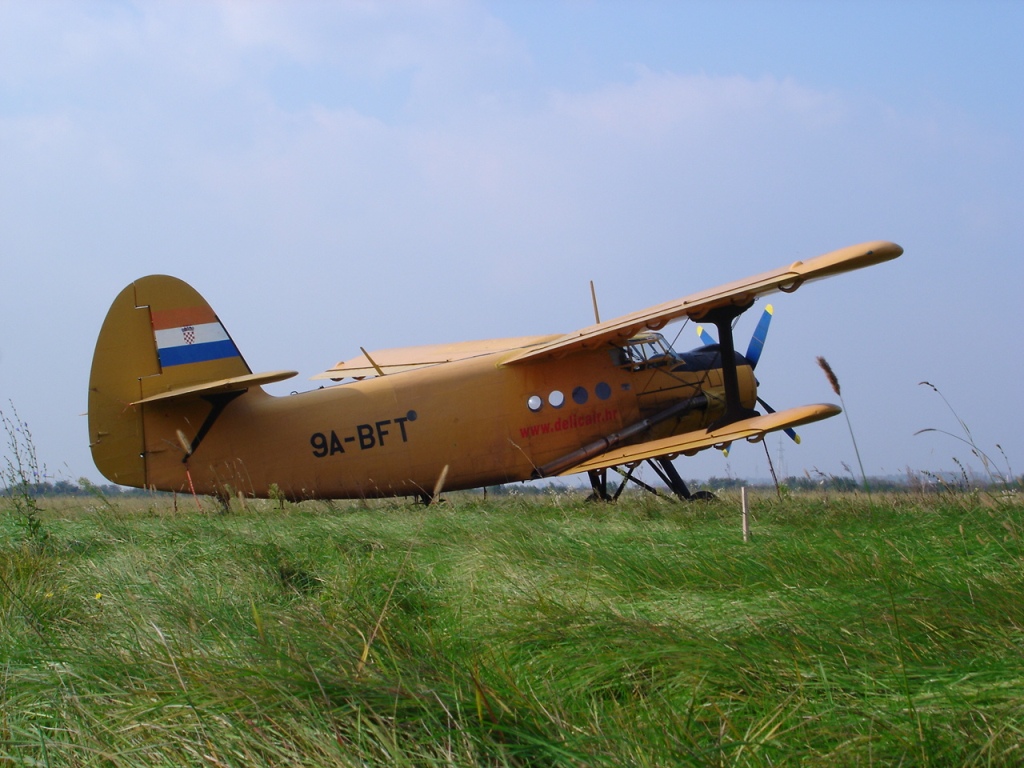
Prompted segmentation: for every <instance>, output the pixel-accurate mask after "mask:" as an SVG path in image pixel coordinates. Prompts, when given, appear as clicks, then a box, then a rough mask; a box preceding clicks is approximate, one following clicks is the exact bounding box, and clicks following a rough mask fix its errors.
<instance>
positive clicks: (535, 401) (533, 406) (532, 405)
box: [526, 395, 544, 413]
mask: <svg viewBox="0 0 1024 768" xmlns="http://www.w3.org/2000/svg"><path fill="white" fill-rule="evenodd" d="M542 405H544V401H543V400H541V399H540V397H538V396H537V395H530V399H529V400H527V401H526V407H527V408H529V409H530V410H531V411H533V412H534V413H536V412H537V411H539V410H540V407H541V406H542Z"/></svg>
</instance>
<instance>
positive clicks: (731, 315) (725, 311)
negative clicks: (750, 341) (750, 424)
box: [704, 301, 760, 432]
mask: <svg viewBox="0 0 1024 768" xmlns="http://www.w3.org/2000/svg"><path fill="white" fill-rule="evenodd" d="M753 303H754V302H752V301H750V302H747V303H746V304H742V305H738V306H733V305H730V306H725V307H715V308H714V309H712V310H711V311H710V312H708V313H707V314H706V315H705V316H704V319H706V320H708V321H709V322H711V323H714V324H715V327H716V328H718V347H719V355H720V356H721V358H722V380H723V383H724V384H725V413H723V414H722V415H721V417H719V418H718V419H717V420H715V421H714V422H713V423H712V424H711V425H710V426H709V427H708V432H711V431H713V430H716V429H718V428H720V427H725V426H728V425H729V424H732V423H733V422H736V421H740V420H741V419H749V418H750V417H751V416H759V415H760V414H759V413H758V412H757V411H755V410H752V409H750V408H744V407H743V405H742V404H741V403H740V379H739V374H738V373H737V372H736V345H735V343H734V342H733V338H732V321H733V320H735V319H736V318H737V317H739V316H740V315H742V314H743V313H744V312H746V311H747V310H748V309H750V307H751V306H752V305H753Z"/></svg>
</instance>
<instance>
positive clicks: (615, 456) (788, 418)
mask: <svg viewBox="0 0 1024 768" xmlns="http://www.w3.org/2000/svg"><path fill="white" fill-rule="evenodd" d="M838 413H842V410H841V409H840V408H839V406H836V405H828V404H826V403H821V404H819V405H802V406H799V407H797V408H789V409H788V410H785V411H776V412H775V413H768V414H765V415H764V416H754V417H752V418H749V419H741V420H740V421H734V422H733V423H732V424H729V425H727V426H724V427H721V428H719V429H716V430H713V431H711V432H708V431H707V430H704V429H699V430H696V431H694V432H687V433H685V434H682V435H672V436H670V437H664V438H661V439H660V440H650V441H648V442H646V443H639V444H636V445H627V446H624V447H621V448H614V449H612V450H610V451H607V452H605V453H602V454H600V455H598V456H595V457H593V458H592V459H588V460H587V461H584V462H582V463H581V464H577V465H576V466H574V467H570V468H569V469H565V470H563V471H562V472H561V473H560V474H563V475H571V474H575V473H577V472H585V471H588V470H591V469H603V468H605V467H616V466H620V465H622V464H631V463H633V462H635V461H643V460H644V459H653V458H655V457H658V456H671V455H673V454H678V453H684V454H687V455H692V454H694V453H696V452H697V451H701V450H703V449H705V448H711V447H712V446H723V447H724V446H726V445H728V444H729V443H731V442H733V441H734V440H747V441H748V442H751V443H756V442H757V441H759V440H762V439H764V436H765V435H766V434H768V433H769V432H776V431H778V430H780V429H786V428H787V427H799V426H801V425H803V424H810V423H811V422H814V421H821V420H822V419H827V418H829V417H830V416H835V415H836V414H838Z"/></svg>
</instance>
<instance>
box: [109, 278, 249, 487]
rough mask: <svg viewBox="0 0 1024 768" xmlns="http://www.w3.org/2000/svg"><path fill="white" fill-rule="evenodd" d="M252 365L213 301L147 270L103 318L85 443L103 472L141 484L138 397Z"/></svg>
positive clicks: (143, 444)
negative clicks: (225, 326) (148, 273)
mask: <svg viewBox="0 0 1024 768" xmlns="http://www.w3.org/2000/svg"><path fill="white" fill-rule="evenodd" d="M250 373H252V371H251V370H250V369H249V366H248V365H247V364H246V362H245V360H244V359H243V358H242V355H241V354H240V353H239V351H238V348H237V347H236V346H235V343H234V341H233V340H232V339H231V337H230V336H229V335H228V333H227V331H226V329H225V328H224V326H223V324H222V323H221V322H220V320H219V318H218V317H217V315H216V314H215V313H214V311H213V309H212V308H211V307H210V305H209V304H208V303H207V302H206V300H205V299H203V297H202V296H201V295H200V294H199V293H198V292H197V291H196V290H195V289H194V288H192V287H191V286H190V285H188V284H187V283H185V282H184V281H182V280H179V279H177V278H174V277H169V276H167V275H151V276H148V277H143V278H140V279H138V280H136V281H135V282H133V283H131V284H130V285H128V286H127V287H125V288H124V290H122V291H121V292H120V293H119V294H118V295H117V297H116V298H115V299H114V302H113V303H112V304H111V307H110V310H109V311H108V312H107V316H106V318H105V319H104V321H103V325H102V327H101V329H100V333H99V337H98V338H97V341H96V349H95V352H94V353H93V362H92V370H91V372H90V377H89V444H90V448H91V450H92V455H93V460H94V461H95V462H96V466H97V467H98V468H99V470H100V471H101V472H102V473H103V475H104V476H105V477H107V478H108V479H110V480H111V481H113V482H115V483H119V484H121V485H130V486H135V487H144V486H145V485H146V484H147V480H146V476H147V472H146V453H147V445H146V434H145V431H146V430H145V409H146V408H147V407H148V406H146V405H145V404H141V403H140V402H139V401H141V400H144V399H145V398H148V397H152V396H154V395H158V394H161V393H164V392H170V391H172V390H175V389H180V388H182V387H188V386H194V385H199V384H203V383H205V382H210V381H217V380H220V379H225V378H230V377H235V376H244V375H247V374H250Z"/></svg>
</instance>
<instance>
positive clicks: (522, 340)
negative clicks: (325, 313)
mask: <svg viewBox="0 0 1024 768" xmlns="http://www.w3.org/2000/svg"><path fill="white" fill-rule="evenodd" d="M557 338H559V337H558V336H520V337H517V338H512V339H485V340H483V341H462V342H456V343H454V344H431V345H426V346H421V347H398V348H394V349H379V350H377V351H375V352H370V353H369V355H367V354H366V353H365V352H364V354H362V355H360V356H359V357H353V358H352V359H351V360H342V361H341V362H339V363H337V364H336V365H334V366H332V367H331V368H328V369H327V370H326V371H324V372H323V373H318V374H317V375H316V376H314V377H313V378H314V379H334V380H335V381H337V380H339V379H344V378H348V377H352V378H363V377H365V376H376V375H378V371H377V369H378V368H379V369H380V370H381V371H382V372H383V373H385V374H391V373H401V372H402V371H410V370H414V369H416V368H423V367H425V366H428V365H439V364H441V363H451V362H454V361H456V360H465V359H467V358H470V357H477V356H479V355H488V354H491V353H493V352H504V351H506V350H513V349H521V348H523V347H531V346H536V345H537V344H541V343H544V342H549V341H551V340H552V339H557ZM375 363H376V365H374V364H375Z"/></svg>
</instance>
